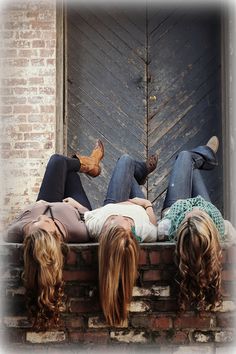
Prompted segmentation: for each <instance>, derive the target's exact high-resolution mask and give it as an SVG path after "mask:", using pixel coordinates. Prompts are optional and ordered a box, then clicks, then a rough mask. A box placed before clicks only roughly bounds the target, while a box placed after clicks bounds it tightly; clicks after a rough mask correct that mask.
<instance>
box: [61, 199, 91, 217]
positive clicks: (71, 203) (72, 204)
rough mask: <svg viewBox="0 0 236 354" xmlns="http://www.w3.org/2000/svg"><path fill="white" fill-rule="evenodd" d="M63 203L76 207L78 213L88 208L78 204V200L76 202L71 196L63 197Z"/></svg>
mask: <svg viewBox="0 0 236 354" xmlns="http://www.w3.org/2000/svg"><path fill="white" fill-rule="evenodd" d="M63 203H67V204H69V205H71V206H73V207H74V208H76V209H78V211H79V212H80V213H85V212H86V211H88V210H89V209H88V208H86V207H85V206H83V205H82V204H80V203H79V202H77V201H76V200H75V199H73V198H71V197H68V198H65V199H63Z"/></svg>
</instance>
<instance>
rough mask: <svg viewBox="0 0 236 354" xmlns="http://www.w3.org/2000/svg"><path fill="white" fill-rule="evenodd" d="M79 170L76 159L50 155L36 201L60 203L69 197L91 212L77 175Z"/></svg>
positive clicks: (78, 163) (78, 162)
mask: <svg viewBox="0 0 236 354" xmlns="http://www.w3.org/2000/svg"><path fill="white" fill-rule="evenodd" d="M79 169H80V161H79V160H78V159H76V158H70V157H66V156H63V155H59V154H54V155H52V156H51V158H50V160H49V162H48V164H47V167H46V171H45V174H44V177H43V181H42V184H41V187H40V191H39V194H38V197H37V200H41V199H42V200H45V201H47V202H61V201H62V200H63V199H64V198H67V197H71V198H73V199H75V200H76V201H77V202H79V203H81V204H82V205H83V206H85V207H86V208H88V209H89V210H91V205H90V202H89V200H88V198H87V195H86V193H85V190H84V188H83V186H82V182H81V179H80V176H79V174H78V171H79Z"/></svg>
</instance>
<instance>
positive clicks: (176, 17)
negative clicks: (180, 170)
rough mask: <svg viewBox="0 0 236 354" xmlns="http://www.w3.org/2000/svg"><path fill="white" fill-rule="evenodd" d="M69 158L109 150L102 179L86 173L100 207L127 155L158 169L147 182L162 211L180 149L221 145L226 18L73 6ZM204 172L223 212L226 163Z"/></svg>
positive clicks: (172, 11) (69, 60)
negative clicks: (153, 157)
mask: <svg viewBox="0 0 236 354" xmlns="http://www.w3.org/2000/svg"><path fill="white" fill-rule="evenodd" d="M67 48H68V50H67V72H68V77H67V83H68V85H67V87H68V97H67V112H68V135H67V140H68V152H71V151H73V150H80V151H81V153H84V154H87V153H89V152H90V151H91V149H92V146H93V144H94V142H95V140H96V138H101V139H102V140H103V141H104V143H105V150H106V152H105V158H104V160H103V163H102V165H103V172H102V174H101V176H99V177H98V178H95V179H88V178H87V177H86V176H83V182H84V185H85V189H86V191H87V192H88V195H89V198H90V200H91V202H92V205H93V207H97V206H100V205H101V204H102V201H103V199H104V195H105V192H106V188H107V185H108V182H109V177H110V175H111V172H112V168H113V166H114V164H115V162H116V160H117V158H118V157H119V156H120V155H121V154H122V153H129V154H131V155H132V156H133V157H134V158H137V159H146V158H147V156H148V154H151V153H155V152H156V153H158V154H159V163H158V168H157V170H156V171H155V173H154V174H152V175H151V176H150V178H149V179H148V183H147V190H148V197H149V199H150V200H152V201H153V202H154V204H155V209H156V212H157V214H158V215H159V214H160V210H161V206H162V203H163V199H164V196H165V191H166V187H167V183H168V176H169V173H170V171H171V168H172V166H173V163H174V160H175V156H176V155H177V154H178V152H179V151H181V150H182V149H188V148H192V147H194V146H195V145H198V144H204V143H205V142H206V141H207V140H208V138H209V137H210V136H211V135H213V134H217V135H218V136H219V137H220V138H221V104H220V21H219V16H218V14H217V13H213V12H199V11H197V12H196V11H195V12H193V11H187V10H184V9H182V10H181V11H177V10H175V9H171V8H169V9H168V10H167V9H160V8H158V7H157V6H156V5H155V7H153V5H149V6H145V7H141V6H140V5H139V7H138V9H134V8H127V7H125V8H123V9H122V8H119V9H117V8H115V7H114V6H112V8H108V7H107V8H101V7H100V8H98V7H94V6H93V7H92V6H91V5H90V6H89V7H85V5H84V4H83V6H82V7H81V8H80V7H79V6H76V7H75V6H73V7H72V5H71V6H70V8H69V9H68V11H67ZM219 161H220V166H219V167H218V168H217V169H216V170H215V171H214V172H213V171H212V172H204V173H203V175H204V179H205V180H206V183H207V184H208V186H209V188H210V193H211V197H212V200H213V202H214V203H216V205H218V207H219V208H220V209H222V208H223V206H222V200H223V196H222V159H221V151H220V152H219Z"/></svg>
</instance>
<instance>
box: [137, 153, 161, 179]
mask: <svg viewBox="0 0 236 354" xmlns="http://www.w3.org/2000/svg"><path fill="white" fill-rule="evenodd" d="M157 162H158V155H157V154H154V155H151V156H149V157H148V159H147V161H146V166H147V175H146V176H145V177H144V178H143V179H142V180H141V181H140V182H139V184H140V185H143V184H145V183H146V181H147V176H148V175H149V174H150V173H151V172H153V171H154V170H155V168H156V167H157Z"/></svg>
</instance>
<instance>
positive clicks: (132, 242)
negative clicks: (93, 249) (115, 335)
mask: <svg viewBox="0 0 236 354" xmlns="http://www.w3.org/2000/svg"><path fill="white" fill-rule="evenodd" d="M138 257H139V245H138V242H137V241H136V239H135V238H134V236H133V234H132V232H131V230H125V229H124V228H123V227H120V226H116V227H111V228H108V229H107V230H106V231H105V232H104V233H102V234H101V235H100V237H99V251H98V262H99V289H100V302H101V305H102V309H103V313H104V316H105V319H106V321H107V323H108V324H109V325H111V326H116V325H120V324H122V323H123V321H125V320H126V319H127V316H128V306H129V304H130V302H131V298H132V290H133V286H134V284H135V281H136V279H137V267H138Z"/></svg>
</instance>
